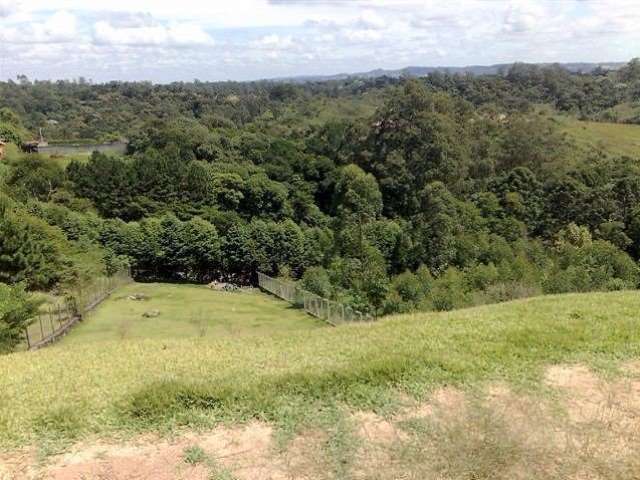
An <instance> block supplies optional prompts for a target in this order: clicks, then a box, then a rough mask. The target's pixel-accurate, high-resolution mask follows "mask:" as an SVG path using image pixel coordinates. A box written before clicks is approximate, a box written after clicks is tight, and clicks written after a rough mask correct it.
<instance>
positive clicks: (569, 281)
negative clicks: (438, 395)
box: [0, 60, 640, 336]
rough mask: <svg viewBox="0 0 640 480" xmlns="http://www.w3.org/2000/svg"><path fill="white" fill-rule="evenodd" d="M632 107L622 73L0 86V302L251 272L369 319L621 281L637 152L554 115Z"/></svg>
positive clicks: (637, 223)
mask: <svg viewBox="0 0 640 480" xmlns="http://www.w3.org/2000/svg"><path fill="white" fill-rule="evenodd" d="M639 105H640V61H638V60H633V61H631V62H630V63H629V64H628V65H627V66H625V67H624V68H622V69H620V70H618V71H604V70H602V71H600V70H599V71H595V72H593V73H590V74H572V73H568V72H566V71H564V70H562V69H561V68H559V67H557V68H556V67H549V68H540V67H536V66H531V65H518V64H517V65H514V66H513V67H511V68H510V69H508V70H507V71H505V72H504V73H503V74H501V75H495V76H471V75H465V76H459V75H458V76H456V75H444V74H433V75H430V76H428V77H425V78H417V79H415V78H414V79H411V78H404V79H391V78H379V79H373V80H361V79H351V80H344V81H332V82H316V83H312V82H310V83H306V84H295V85H294V84H288V83H284V82H257V83H203V82H197V81H196V82H193V83H179V84H170V85H153V84H148V83H109V84H100V85H94V84H91V83H90V82H86V81H76V82H30V81H29V80H28V79H26V78H25V77H21V78H19V79H18V81H17V82H4V83H0V108H1V110H0V138H1V139H3V140H5V141H7V142H9V143H10V144H9V145H8V150H7V154H6V158H5V160H4V161H3V162H2V163H1V164H0V189H1V190H0V282H4V284H6V285H2V284H0V286H2V289H0V294H3V292H7V291H9V290H8V289H13V290H15V291H16V292H18V291H19V292H24V291H25V290H54V291H60V292H64V291H65V289H68V288H70V286H72V285H74V284H77V283H80V282H83V281H86V280H87V279H89V278H91V277H92V276H95V275H103V274H112V273H114V272H116V271H118V270H120V269H121V268H123V267H125V268H126V267H131V268H132V271H133V272H134V273H135V274H136V275H137V276H138V277H139V278H148V279H151V278H153V279H166V280H174V281H175V280H180V281H195V282H205V281H209V280H211V279H214V278H228V279H229V278H230V279H233V280H234V281H237V282H243V283H250V282H252V281H254V279H255V272H256V271H258V270H260V271H263V272H265V273H268V274H272V275H278V276H281V277H288V278H290V279H291V280H294V281H299V282H301V284H302V285H303V286H304V287H305V288H306V289H308V290H310V291H313V292H315V293H318V294H320V295H323V296H326V297H330V298H333V299H336V300H339V301H342V302H345V303H347V304H350V305H353V306H355V307H357V308H358V309H361V310H364V311H368V312H370V313H372V314H376V315H382V314H386V313H391V312H405V311H411V310H414V309H423V310H449V309H453V308H458V307H463V306H468V305H474V304H480V303H488V302H497V301H504V300H509V299H513V298H520V297H526V296H531V295H537V294H541V293H556V292H581V291H591V290H617V289H626V288H635V287H637V286H638V284H639V282H640V269H639V267H638V263H637V260H638V258H640V203H639V200H640V163H639V162H638V160H639V159H640V152H639V154H638V156H636V157H635V158H631V157H616V156H613V155H610V154H607V153H606V152H602V151H595V150H594V151H588V152H585V151H583V150H578V149H577V148H576V146H575V145H574V144H573V143H572V141H571V139H570V138H568V137H567V135H566V134H563V133H561V132H560V131H559V129H558V125H557V122H555V121H554V118H555V116H556V115H559V114H563V115H569V116H572V117H574V118H578V119H590V120H596V121H609V122H625V123H640V109H639ZM39 128H43V129H44V130H45V132H46V135H47V136H48V138H50V139H52V140H64V139H94V140H100V141H108V140H114V139H127V140H128V142H129V144H128V153H127V155H125V156H122V157H119V156H110V155H105V154H99V153H94V154H93V155H92V156H90V157H89V158H78V159H73V160H72V161H70V162H67V161H66V159H56V158H48V157H44V156H39V155H37V154H28V155H27V154H22V153H20V152H19V149H18V147H19V146H20V144H21V143H22V142H24V141H26V140H29V139H30V138H32V137H34V136H35V135H36V132H37V131H38V129H39ZM21 294H22V293H21ZM12 295H13V297H14V298H17V294H12ZM23 305H24V304H23ZM0 313H2V312H0ZM1 330H2V329H1V328H0V335H1V334H2V333H1ZM14 336H15V331H14Z"/></svg>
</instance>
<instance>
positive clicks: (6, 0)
mask: <svg viewBox="0 0 640 480" xmlns="http://www.w3.org/2000/svg"><path fill="white" fill-rule="evenodd" d="M17 9H18V8H17V5H16V2H14V1H12V0H0V18H5V17H8V16H9V15H11V14H12V13H14V12H16V11H17Z"/></svg>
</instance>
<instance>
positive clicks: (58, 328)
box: [25, 271, 131, 350]
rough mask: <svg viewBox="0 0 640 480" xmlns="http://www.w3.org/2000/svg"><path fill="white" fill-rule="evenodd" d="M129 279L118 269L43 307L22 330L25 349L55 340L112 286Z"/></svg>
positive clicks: (36, 347)
mask: <svg viewBox="0 0 640 480" xmlns="http://www.w3.org/2000/svg"><path fill="white" fill-rule="evenodd" d="M130 281H131V276H130V275H129V272H128V271H122V272H118V273H116V274H115V275H113V276H111V277H99V278H96V279H95V280H94V281H93V282H91V283H90V284H89V285H85V286H83V287H79V288H78V289H76V290H75V291H73V292H71V294H70V295H69V296H68V297H67V298H66V299H65V300H64V301H63V302H60V303H57V304H55V305H47V306H45V307H44V308H43V309H41V310H40V312H39V314H38V316H37V317H36V319H35V321H34V322H33V323H32V324H31V325H29V326H28V327H27V328H26V329H25V337H26V341H27V349H28V350H37V349H39V348H42V347H44V346H46V345H49V344H50V343H53V342H55V341H56V340H57V339H58V338H60V337H61V336H63V335H64V334H65V333H67V331H68V330H69V329H70V328H71V327H72V326H73V325H75V324H76V323H77V322H78V321H79V320H81V319H82V317H83V315H85V314H86V313H87V312H89V311H90V310H92V309H93V308H95V307H96V306H98V305H99V304H100V303H101V302H102V301H103V300H104V299H105V298H107V297H108V296H109V295H110V294H111V293H112V292H113V291H114V290H115V289H116V288H118V287H120V286H122V285H124V284H126V283H128V282H130Z"/></svg>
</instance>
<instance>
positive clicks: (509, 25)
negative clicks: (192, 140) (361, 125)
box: [0, 0, 640, 80]
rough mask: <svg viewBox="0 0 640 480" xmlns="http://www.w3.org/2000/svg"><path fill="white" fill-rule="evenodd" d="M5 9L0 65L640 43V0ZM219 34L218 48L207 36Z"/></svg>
mask: <svg viewBox="0 0 640 480" xmlns="http://www.w3.org/2000/svg"><path fill="white" fill-rule="evenodd" d="M16 5H17V7H16ZM0 17H2V18H1V19H0V21H1V22H2V28H1V29H0V53H2V54H3V56H4V60H3V65H2V72H0V76H2V77H8V76H13V75H15V74H16V73H23V72H25V73H29V72H34V74H33V75H35V76H37V77H39V78H43V77H45V78H46V77H51V76H58V75H62V76H67V77H69V76H79V75H84V76H86V77H92V76H93V75H94V72H99V73H100V75H103V76H107V75H113V76H114V77H115V78H128V79H131V78H140V79H152V80H167V79H188V78H190V76H191V75H193V76H194V77H195V76H197V77H199V78H201V79H227V78H236V79H246V78H263V77H269V76H281V75H284V76H288V75H295V74H307V73H310V74H311V73H313V74H315V73H332V72H342V71H363V70H369V69H374V68H378V67H382V68H400V67H404V66H406V65H434V64H437V65H465V64H491V63H503V62H511V61H516V60H522V61H602V60H608V61H615V60H624V59H629V58H630V57H632V56H637V55H638V53H639V52H638V45H640V29H639V28H638V25H640V0H592V1H591V0H589V1H587V0H562V1H559V0H510V1H507V0H504V1H503V0H500V1H477V0H456V1H455V2H446V1H442V0H272V1H269V0H233V1H232V2H222V1H214V2H204V1H202V0H181V1H180V2H170V1H168V0H136V1H135V2H134V1H131V0H109V2H108V3H106V4H105V3H104V2H87V1H86V0H48V1H47V3H46V5H45V3H44V2H42V0H22V1H17V2H16V3H14V2H13V1H12V0H0ZM214 36H215V40H216V41H217V42H218V43H217V44H220V45H221V48H210V47H211V46H212V45H214V39H213V38H212V37H214ZM50 45H56V46H57V47H59V48H53V47H51V48H47V47H49V46H50ZM141 47H142V48H141ZM151 50H152V54H150V53H149V51H151ZM58 65H65V68H64V69H62V68H60V69H58V70H56V68H57V66H58ZM58 72H61V73H58ZM185 72H189V73H185ZM114 77H109V78H114ZM94 78H95V77H94ZM99 78H104V77H99ZM99 78H98V79H99Z"/></svg>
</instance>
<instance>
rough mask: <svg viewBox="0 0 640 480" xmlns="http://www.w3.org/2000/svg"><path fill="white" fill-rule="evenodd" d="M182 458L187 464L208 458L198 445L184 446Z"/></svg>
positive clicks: (197, 462) (201, 461)
mask: <svg viewBox="0 0 640 480" xmlns="http://www.w3.org/2000/svg"><path fill="white" fill-rule="evenodd" d="M182 458H183V460H184V462H185V463H188V464H189V465H197V464H199V463H203V462H204V461H206V460H207V459H208V456H207V454H206V452H205V451H204V450H203V449H202V447H200V446H199V445H192V446H190V447H186V448H185V449H184V451H183V452H182Z"/></svg>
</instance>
